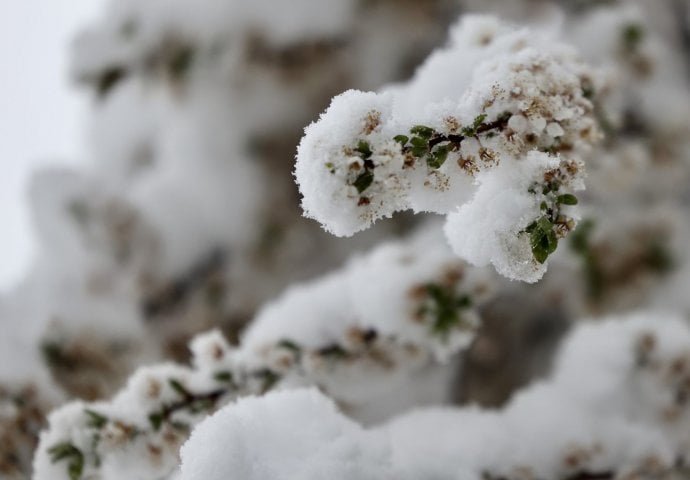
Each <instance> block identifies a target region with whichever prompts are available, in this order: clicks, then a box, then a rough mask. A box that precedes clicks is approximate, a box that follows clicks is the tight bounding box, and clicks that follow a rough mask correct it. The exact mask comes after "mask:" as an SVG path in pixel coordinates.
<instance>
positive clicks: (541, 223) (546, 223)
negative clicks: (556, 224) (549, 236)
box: [537, 216, 553, 234]
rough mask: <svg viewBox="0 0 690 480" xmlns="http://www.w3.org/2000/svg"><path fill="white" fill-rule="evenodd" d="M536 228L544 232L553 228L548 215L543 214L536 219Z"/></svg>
mask: <svg viewBox="0 0 690 480" xmlns="http://www.w3.org/2000/svg"><path fill="white" fill-rule="evenodd" d="M537 228H538V229H539V230H541V231H542V233H544V234H546V233H549V232H550V231H552V230H553V223H551V220H549V219H548V217H546V216H544V217H541V218H539V220H537Z"/></svg>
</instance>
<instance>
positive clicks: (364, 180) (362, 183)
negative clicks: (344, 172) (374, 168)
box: [352, 170, 374, 193]
mask: <svg viewBox="0 0 690 480" xmlns="http://www.w3.org/2000/svg"><path fill="white" fill-rule="evenodd" d="M373 181H374V172H371V171H369V170H365V171H364V172H362V173H360V174H359V175H358V176H357V178H356V179H355V181H354V183H353V184H352V185H354V187H355V188H356V189H357V192H358V193H362V192H363V191H364V190H366V189H367V188H369V187H370V186H371V184H372V183H373Z"/></svg>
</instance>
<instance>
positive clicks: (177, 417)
mask: <svg viewBox="0 0 690 480" xmlns="http://www.w3.org/2000/svg"><path fill="white" fill-rule="evenodd" d="M430 230H431V231H432V232H434V231H438V229H437V228H431V229H430ZM420 252H423V253H420ZM492 283H493V282H492V280H491V277H490V276H489V274H488V273H487V272H484V271H482V270H480V269H476V268H472V267H469V266H467V265H465V264H464V263H463V262H462V261H461V260H459V259H458V258H457V257H456V256H455V255H453V254H452V252H451V251H450V250H449V249H448V247H447V246H446V245H445V242H444V241H443V239H442V238H438V236H434V235H429V234H422V235H419V236H417V237H415V238H413V239H412V240H410V241H408V242H406V243H390V244H385V245H382V246H381V247H379V248H378V249H376V250H374V251H373V252H372V253H370V254H368V255H367V256H363V257H360V258H357V259H355V260H354V261H353V262H352V263H351V264H349V265H348V266H347V267H346V268H344V269H343V270H341V271H338V272H335V273H333V274H331V275H329V276H326V277H324V278H322V279H319V280H317V281H315V282H313V283H310V284H306V285H302V286H296V287H293V288H292V289H290V290H288V291H287V292H286V294H285V295H284V296H283V297H282V298H280V299H278V300H277V301H275V302H274V303H272V304H269V305H268V306H267V307H265V308H264V309H263V310H262V311H261V312H260V313H259V315H258V316H257V318H256V319H255V321H254V322H253V323H252V325H251V326H250V328H249V329H248V331H247V332H246V333H245V335H244V336H243V338H242V341H241V344H240V346H239V347H237V348H233V347H230V346H229V344H228V343H227V341H226V340H225V339H224V338H223V337H222V335H221V334H220V333H218V332H211V333H208V334H205V335H202V336H199V337H197V338H196V339H195V340H194V341H193V342H192V344H191V350H192V353H193V366H192V367H191V368H190V367H183V366H179V365H172V364H166V365H158V366H153V367H146V368H142V369H140V370H139V371H137V373H135V374H134V375H133V376H132V377H131V378H130V380H129V382H128V384H127V386H126V388H125V389H124V390H122V391H121V392H120V393H119V394H118V395H116V396H115V397H114V398H113V399H112V400H111V401H109V402H105V401H104V402H95V403H91V404H86V403H82V402H75V403H71V404H68V405H66V406H64V407H62V408H60V409H59V410H57V411H55V412H54V413H52V414H51V415H50V417H49V424H50V425H49V429H48V430H47V431H45V432H44V433H43V434H42V436H41V443H40V445H39V449H38V453H37V456H36V460H35V469H36V479H37V480H42V479H51V480H53V479H60V478H71V479H80V478H99V479H102V480H109V479H121V478H123V477H122V476H123V475H125V476H126V477H127V478H138V479H151V480H154V479H158V478H162V477H164V476H165V475H169V474H170V473H171V472H172V471H173V470H174V468H175V467H176V465H177V462H178V450H179V447H180V445H181V444H182V442H183V441H184V440H185V439H186V438H187V436H188V435H189V432H190V430H191V429H192V428H193V427H194V426H195V425H196V424H197V423H199V422H200V421H201V420H203V419H204V418H205V417H206V416H207V415H208V414H209V413H212V412H214V411H215V410H217V409H218V408H219V407H221V406H223V405H225V404H227V403H228V402H230V401H232V400H234V399H236V398H238V397H243V396H247V395H257V394H261V393H264V392H266V391H268V390H271V389H277V388H288V387H296V386H302V385H305V384H307V385H309V384H316V385H318V386H319V387H320V388H322V389H323V390H324V391H327V392H329V394H330V395H331V396H332V397H333V398H335V399H337V400H339V401H341V402H343V404H344V405H347V406H348V409H349V410H350V413H352V414H355V415H358V416H360V417H361V418H378V419H381V418H384V417H386V416H390V415H391V414H393V413H394V412H395V409H396V408H397V409H398V410H402V409H404V408H406V407H408V406H409V405H407V404H406V402H409V403H412V404H419V403H429V402H438V401H441V400H442V399H443V396H444V395H445V392H443V391H434V390H433V389H432V390H431V391H429V389H428V388H427V383H426V382H425V380H424V379H425V378H432V379H434V381H436V380H439V381H440V383H447V382H448V375H449V373H452V372H449V370H450V369H449V368H448V367H446V366H444V364H447V362H448V360H449V358H450V357H451V356H452V355H453V354H455V353H457V352H458V351H460V350H461V349H462V348H464V347H466V346H467V345H468V344H469V342H470V340H471V339H472V338H473V334H474V330H475V328H476V327H477V326H478V322H479V318H478V314H477V308H478V307H479V306H480V305H481V304H482V303H483V302H485V301H486V300H487V299H488V298H489V296H490V295H491V293H492ZM439 363H440V365H438V364H439ZM436 385H438V383H437V384H436ZM396 392H404V398H403V399H402V400H401V399H400V398H395V399H394V400H389V398H390V397H391V395H392V396H396V395H399V394H397V393H396ZM382 399H385V400H382ZM384 401H385V405H382V407H383V408H381V409H380V410H379V411H378V412H376V411H375V409H374V410H372V405H374V406H375V404H376V402H384ZM395 402H397V404H396V403H395ZM395 405H397V407H396V406H395ZM74 471H77V472H78V474H73V473H72V472H74ZM123 472H124V473H123ZM358 478H359V477H358Z"/></svg>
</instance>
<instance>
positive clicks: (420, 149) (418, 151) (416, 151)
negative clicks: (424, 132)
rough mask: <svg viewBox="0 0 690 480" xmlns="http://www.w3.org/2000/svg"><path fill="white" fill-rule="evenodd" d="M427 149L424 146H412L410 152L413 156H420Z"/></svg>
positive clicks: (424, 153)
mask: <svg viewBox="0 0 690 480" xmlns="http://www.w3.org/2000/svg"><path fill="white" fill-rule="evenodd" d="M427 151H428V149H427V148H426V146H423V147H412V150H410V153H412V155H413V156H415V157H417V158H420V157H423V156H424V155H426V153H427Z"/></svg>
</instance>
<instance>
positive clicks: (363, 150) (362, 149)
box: [355, 140, 372, 160]
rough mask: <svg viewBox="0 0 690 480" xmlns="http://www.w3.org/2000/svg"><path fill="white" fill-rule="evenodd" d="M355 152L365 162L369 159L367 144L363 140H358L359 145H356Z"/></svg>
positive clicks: (369, 149) (369, 153) (368, 146)
mask: <svg viewBox="0 0 690 480" xmlns="http://www.w3.org/2000/svg"><path fill="white" fill-rule="evenodd" d="M355 152H357V153H359V154H360V155H361V156H362V159H364V160H367V159H368V158H369V157H371V154H372V151H371V146H370V145H369V142H367V141H365V140H360V141H359V143H357V148H355Z"/></svg>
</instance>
